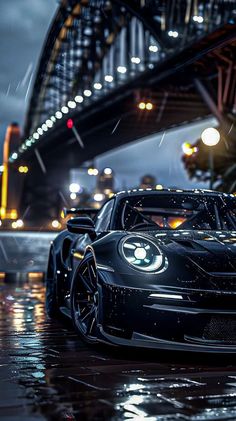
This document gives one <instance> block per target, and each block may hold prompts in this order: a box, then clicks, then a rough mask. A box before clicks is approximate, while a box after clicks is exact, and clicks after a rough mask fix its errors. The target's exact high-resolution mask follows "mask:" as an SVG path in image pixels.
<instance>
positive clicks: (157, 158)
mask: <svg viewBox="0 0 236 421" xmlns="http://www.w3.org/2000/svg"><path fill="white" fill-rule="evenodd" d="M215 124H216V122H215V120H214V119H211V120H205V121H202V122H199V123H197V124H191V125H188V126H185V127H181V128H179V129H177V130H169V131H168V132H166V133H165V135H164V138H163V137H162V136H163V133H161V134H157V135H154V136H151V137H150V138H146V139H144V140H142V141H140V142H136V143H134V144H131V145H129V146H126V147H125V148H122V149H120V150H116V151H113V152H111V153H107V154H104V155H102V156H100V157H98V159H97V165H98V167H99V169H102V168H104V167H106V166H109V167H111V168H113V169H114V171H115V175H116V178H115V180H116V184H117V186H118V188H119V189H120V188H123V187H124V186H126V187H131V188H133V187H137V185H138V182H139V180H140V177H141V176H142V175H145V174H152V175H154V176H155V177H156V180H157V183H158V184H159V183H160V184H163V185H164V186H165V187H169V186H173V187H179V188H181V187H182V188H194V187H196V186H198V187H202V188H206V187H207V185H206V183H201V184H200V183H197V182H196V181H195V180H194V181H190V180H189V179H188V178H187V174H186V172H185V170H184V168H183V165H182V161H181V156H182V144H183V143H184V142H193V141H194V140H197V139H198V138H199V137H200V135H201V133H202V131H203V130H204V129H205V128H206V127H209V126H212V125H215ZM124 157H125V159H124Z"/></svg>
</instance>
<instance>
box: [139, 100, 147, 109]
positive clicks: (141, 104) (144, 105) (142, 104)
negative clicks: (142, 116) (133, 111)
mask: <svg viewBox="0 0 236 421" xmlns="http://www.w3.org/2000/svg"><path fill="white" fill-rule="evenodd" d="M138 108H139V109H140V110H145V108H146V104H145V102H140V103H139V104H138Z"/></svg>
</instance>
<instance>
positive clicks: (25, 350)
mask: <svg viewBox="0 0 236 421" xmlns="http://www.w3.org/2000/svg"><path fill="white" fill-rule="evenodd" d="M0 288H1V289H0V301H1V302H0V371H1V374H0V391H1V393H0V419H1V420H4V421H14V420H26V421H33V420H53V421H54V420H55V421H61V420H67V421H68V420H70V421H73V420H82V421H86V420H93V421H96V420H114V421H118V420H149V421H152V420H158V421H167V420H194V421H195V420H196V421H203V420H204V421H205V420H221V419H224V420H236V363H235V357H233V356H232V357H229V356H226V355H224V356H223V357H216V356H214V355H211V356H199V355H191V356H189V355H187V354H176V353H175V354H174V353H166V352H165V353H163V352H162V353H158V352H156V351H155V352H147V351H145V352H138V351H136V350H123V351H121V350H117V349H115V350H114V349H113V350H109V349H107V348H100V347H98V348H94V347H88V346H86V345H85V344H84V343H82V342H81V341H80V340H79V339H78V338H77V337H76V335H75V334H74V333H73V330H72V329H71V328H70V325H68V324H65V323H63V322H55V321H50V320H48V319H47V318H46V316H45V312H44V293H45V291H44V286H43V285H42V283H41V282H40V281H38V280H37V279H35V278H34V279H33V280H32V281H29V282H25V283H19V284H14V285H6V284H4V283H2V284H1V285H0Z"/></svg>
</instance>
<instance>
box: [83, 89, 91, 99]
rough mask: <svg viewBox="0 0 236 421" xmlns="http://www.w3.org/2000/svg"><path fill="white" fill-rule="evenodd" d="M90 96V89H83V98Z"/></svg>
mask: <svg viewBox="0 0 236 421" xmlns="http://www.w3.org/2000/svg"><path fill="white" fill-rule="evenodd" d="M91 95H92V91H90V89H85V91H84V96H86V97H88V98H89V97H90V96H91Z"/></svg>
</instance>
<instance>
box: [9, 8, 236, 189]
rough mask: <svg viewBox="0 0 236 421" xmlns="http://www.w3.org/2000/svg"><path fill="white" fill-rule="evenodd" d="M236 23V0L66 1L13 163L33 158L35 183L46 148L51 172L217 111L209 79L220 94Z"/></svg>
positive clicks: (47, 43) (46, 47)
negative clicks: (224, 55)
mask: <svg viewBox="0 0 236 421" xmlns="http://www.w3.org/2000/svg"><path fill="white" fill-rule="evenodd" d="M235 23H236V2H235V0H126V1H121V0H114V1H109V0H63V1H62V2H61V4H60V7H59V9H58V11H57V13H56V16H55V18H54V20H53V22H52V25H51V28H50V30H49V32H48V35H47V38H46V41H45V43H44V46H43V50H42V55H41V58H40V61H39V65H38V70H37V74H36V78H35V82H34V87H33V92H32V97H31V101H30V104H29V108H28V113H27V116H26V123H25V128H24V136H23V138H22V142H21V144H20V145H19V148H18V149H17V150H14V151H13V152H12V153H11V156H10V159H9V161H10V164H11V165H12V166H13V167H16V166H18V165H19V163H21V162H24V163H25V162H26V163H27V162H29V161H30V162H31V163H32V162H33V163H34V164H35V165H34V174H35V177H34V182H35V180H36V178H38V177H39V174H40V171H41V169H40V165H37V162H38V161H39V155H40V159H41V158H42V160H43V162H44V164H45V166H46V167H47V169H48V170H49V172H50V171H52V170H53V169H54V170H55V171H57V170H58V168H60V169H61V168H62V164H63V165H64V167H66V168H67V169H68V168H71V167H73V166H74V167H75V166H78V165H80V164H81V163H82V162H83V161H85V160H88V159H92V158H93V157H94V156H96V155H98V154H99V153H103V152H105V151H107V150H109V149H112V148H114V147H117V146H120V145H122V144H125V143H127V142H130V141H132V140H136V139H138V138H141V137H143V136H145V135H148V134H151V133H156V132H158V131H161V130H164V129H167V128H170V127H175V126H177V125H180V124H183V123H186V122H190V121H193V120H195V119H199V118H204V117H206V116H208V115H210V114H212V113H214V112H213V110H212V109H211V107H210V106H209V103H208V101H207V100H206V97H205V96H204V93H203V91H202V90H201V86H200V85H201V83H202V79H203V80H204V82H206V84H207V85H209V84H211V90H212V91H214V95H215V93H216V91H217V79H216V74H217V66H218V64H217V61H216V60H215V57H216V55H215V57H214V59H213V60H212V52H213V51H221V50H222V49H223V48H228V49H229V48H233V47H232V43H233V40H234V38H235V28H236V25H235ZM196 80H197V81H198V82H199V83H198V84H196V83H195V82H196ZM199 86H200V88H199ZM207 88H208V86H207ZM214 95H213V96H214ZM140 103H141V104H140ZM147 103H148V104H149V106H147ZM150 104H151V105H150ZM138 105H140V108H139V107H138ZM68 118H71V119H73V122H74V126H75V128H76V130H77V131H78V135H77V139H76V136H75V134H74V131H72V130H70V129H68V128H67V125H66V121H67V120H68ZM227 118H228V117H226V116H224V121H226V120H227ZM227 124H228V123H227ZM227 124H226V125H227ZM78 140H79V143H78ZM36 167H38V169H36ZM55 171H54V173H55ZM41 182H42V180H41ZM33 184H34V183H33V182H32V180H31V181H28V182H27V180H26V183H25V185H26V188H27V189H28V190H30V189H31V190H32V189H33ZM36 184H37V183H36ZM34 186H35V184H34Z"/></svg>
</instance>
